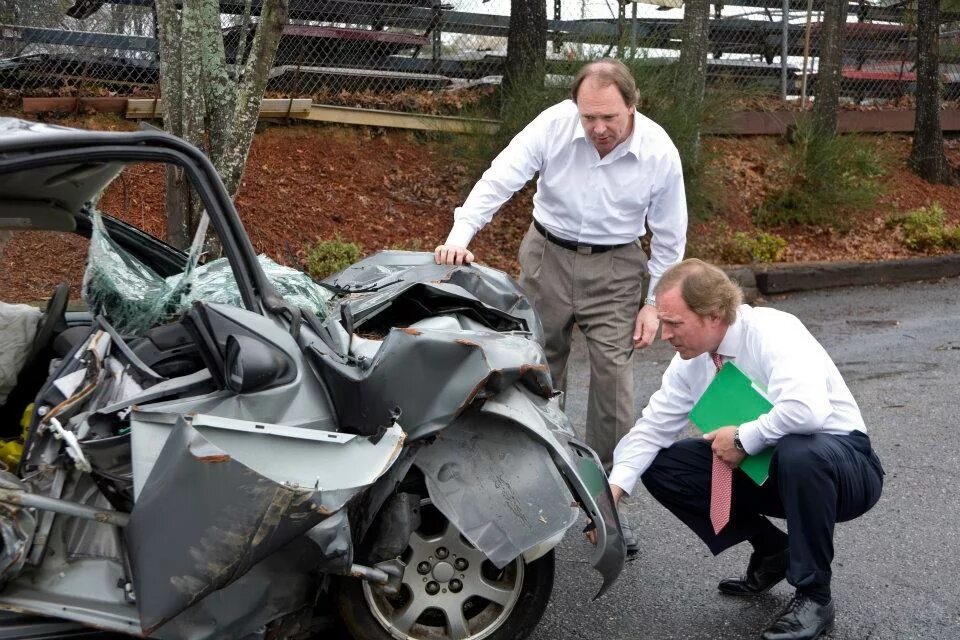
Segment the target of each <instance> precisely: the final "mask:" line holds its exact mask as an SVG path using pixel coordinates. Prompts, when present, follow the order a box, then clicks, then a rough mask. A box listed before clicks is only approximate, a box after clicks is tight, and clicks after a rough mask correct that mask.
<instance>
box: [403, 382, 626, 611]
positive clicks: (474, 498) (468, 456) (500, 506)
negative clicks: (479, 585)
mask: <svg viewBox="0 0 960 640" xmlns="http://www.w3.org/2000/svg"><path fill="white" fill-rule="evenodd" d="M414 464H416V465H417V466H418V467H419V468H420V470H421V471H422V472H423V475H424V479H425V481H426V485H427V491H428V492H429V494H430V499H431V500H432V501H433V503H434V505H435V506H436V507H437V508H438V509H439V510H440V512H441V513H443V515H444V516H446V517H447V518H448V519H449V520H450V521H451V522H452V523H453V524H454V525H455V526H456V527H457V528H458V529H459V530H460V532H461V533H462V534H463V535H464V537H466V538H467V540H469V541H470V542H471V543H472V544H473V545H474V546H476V547H477V548H478V549H480V550H481V551H483V553H484V554H485V555H486V556H487V557H488V558H489V559H490V560H491V561H492V562H493V563H494V564H496V565H497V566H499V567H502V566H504V565H506V564H507V563H508V562H510V561H511V560H513V559H514V558H516V557H517V556H519V555H520V554H523V553H526V552H528V551H530V550H532V549H535V548H536V547H537V546H538V545H542V544H543V543H545V542H549V541H551V540H553V541H554V542H556V541H559V537H560V536H562V534H563V532H565V531H566V530H567V529H568V528H569V527H570V526H571V525H572V524H573V523H574V522H575V521H576V519H577V510H576V508H573V507H572V506H571V505H573V504H576V503H577V502H578V503H579V504H580V505H581V506H582V507H583V509H584V510H585V511H586V512H587V514H588V515H589V516H590V517H591V518H592V519H593V521H594V522H595V523H597V538H598V540H597V545H596V550H595V551H594V554H593V557H592V559H591V562H592V564H593V566H594V568H595V569H596V570H597V571H598V572H599V573H600V574H601V575H602V577H603V584H602V585H601V587H600V590H599V592H598V593H597V594H596V596H595V598H599V597H600V596H601V595H603V593H604V592H606V590H607V589H608V588H610V586H611V585H612V584H613V583H614V582H615V581H616V579H617V577H618V576H619V575H620V572H621V571H622V569H623V565H624V561H625V557H626V544H625V542H624V539H623V533H622V531H621V529H620V521H619V519H618V517H617V510H616V507H615V505H614V502H613V495H612V493H611V491H610V486H609V484H608V483H607V480H606V475H605V474H604V473H603V467H602V466H601V464H600V460H599V459H598V458H597V456H596V454H595V453H594V452H593V451H592V450H591V449H590V448H589V447H587V446H586V444H584V443H582V442H580V441H579V440H578V439H577V438H576V437H575V435H574V433H573V431H572V429H570V426H569V421H568V420H567V418H566V416H565V415H564V414H563V413H562V412H561V411H559V408H558V407H557V403H556V402H555V401H547V400H545V399H543V398H540V397H539V396H537V395H535V394H533V393H530V392H529V391H527V390H526V389H521V388H519V387H517V386H514V387H511V388H508V389H506V390H504V391H503V392H502V393H500V394H497V395H496V396H495V397H493V398H490V399H488V400H487V401H486V402H485V403H484V405H483V408H482V409H481V410H479V411H477V410H471V411H469V412H467V413H464V414H463V415H461V416H460V418H458V419H457V420H456V421H455V422H454V423H453V424H452V425H451V426H450V427H448V428H447V429H444V430H443V431H441V432H439V433H438V434H437V437H436V440H435V442H433V443H432V444H430V445H428V446H425V447H424V448H423V450H422V451H421V452H420V454H419V455H418V456H417V458H416V461H415V462H414Z"/></svg>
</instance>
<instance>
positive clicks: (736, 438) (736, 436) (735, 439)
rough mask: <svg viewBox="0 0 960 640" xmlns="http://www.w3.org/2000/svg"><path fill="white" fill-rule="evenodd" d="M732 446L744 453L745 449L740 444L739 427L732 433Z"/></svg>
mask: <svg viewBox="0 0 960 640" xmlns="http://www.w3.org/2000/svg"><path fill="white" fill-rule="evenodd" d="M733 446H735V447H736V448H737V451H743V452H744V453H746V449H744V448H743V443H742V442H740V427H737V429H736V431H734V432H733Z"/></svg>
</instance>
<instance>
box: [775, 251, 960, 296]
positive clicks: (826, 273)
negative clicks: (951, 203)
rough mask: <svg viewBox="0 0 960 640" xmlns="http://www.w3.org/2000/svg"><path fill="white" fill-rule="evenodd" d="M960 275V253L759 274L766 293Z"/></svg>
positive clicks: (817, 265) (816, 264)
mask: <svg viewBox="0 0 960 640" xmlns="http://www.w3.org/2000/svg"><path fill="white" fill-rule="evenodd" d="M956 276H960V254H958V253H953V254H949V255H946V256H937V257H930V258H912V259H907V260H879V261H877V262H868V263H861V262H814V263H808V264H804V265H792V266H788V265H784V266H783V267H779V268H778V267H769V268H767V269H764V270H758V271H757V273H756V282H757V289H759V290H760V292H761V293H763V294H765V295H766V294H774V293H787V292H790V291H808V290H813V289H823V288H826V287H855V286H865V285H874V284H891V283H896V282H913V281H917V280H938V279H940V278H953V277H956Z"/></svg>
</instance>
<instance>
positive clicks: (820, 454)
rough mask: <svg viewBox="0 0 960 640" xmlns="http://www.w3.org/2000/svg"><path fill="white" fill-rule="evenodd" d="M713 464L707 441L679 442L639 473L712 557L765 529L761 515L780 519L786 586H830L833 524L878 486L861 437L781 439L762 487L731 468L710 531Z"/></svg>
mask: <svg viewBox="0 0 960 640" xmlns="http://www.w3.org/2000/svg"><path fill="white" fill-rule="evenodd" d="M712 464H713V452H712V451H711V450H710V443H709V442H707V441H706V440H703V439H702V438H692V439H689V440H680V441H678V442H675V443H674V444H673V445H671V446H670V447H668V448H666V449H662V450H661V451H660V453H658V454H657V457H656V458H655V459H654V461H653V464H651V465H650V468H649V469H647V471H646V472H645V473H644V474H643V476H642V479H643V484H644V485H645V486H646V487H647V490H648V491H650V493H651V494H652V495H653V497H654V498H656V499H657V501H659V502H660V504H662V505H663V506H665V507H666V508H667V509H669V510H670V511H671V512H672V513H673V514H674V515H675V516H677V517H678V518H680V520H682V521H683V522H684V523H685V524H686V525H687V526H688V527H690V529H691V530H693V532H694V533H696V534H697V535H698V536H700V538H701V539H702V540H703V541H704V542H705V543H706V544H707V546H708V547H709V548H710V551H712V552H713V554H714V555H716V554H718V553H720V552H721V551H723V550H724V549H727V548H729V547H732V546H733V545H735V544H739V543H740V542H743V541H744V540H747V539H750V538H752V537H753V536H754V535H758V534H762V533H763V532H764V531H769V527H770V526H771V523H770V522H769V521H768V520H766V518H765V517H764V516H773V517H776V518H785V519H786V521H787V530H788V534H789V548H790V554H789V555H790V566H789V568H788V570H787V581H788V582H789V583H790V584H792V585H793V586H794V587H797V588H810V587H817V586H829V584H830V575H831V572H830V563H831V562H832V561H833V529H834V525H835V524H836V523H837V522H844V521H846V520H852V519H854V518H856V517H859V516H860V515H862V514H864V513H866V512H867V511H868V510H869V509H870V508H871V507H872V506H873V505H874V504H876V502H877V500H878V499H879V498H880V492H881V490H882V487H883V468H882V467H881V466H880V460H879V458H877V456H876V454H875V453H874V452H873V450H872V448H871V447H870V438H869V437H867V436H866V434H864V433H862V432H860V431H854V432H852V433H850V434H849V435H845V436H835V435H828V434H822V433H818V434H812V435H788V436H784V437H783V438H782V439H781V440H780V441H779V442H778V443H777V445H776V448H775V449H774V452H773V460H772V462H771V465H770V477H769V478H768V479H767V481H766V482H764V483H763V485H762V486H757V485H756V484H754V482H753V481H752V480H750V478H748V477H747V475H746V474H744V473H743V472H742V471H740V470H739V469H738V470H736V471H734V474H733V499H732V503H731V508H730V522H729V523H728V524H727V526H726V527H724V528H723V529H722V530H721V531H720V533H719V534H714V532H713V526H712V525H711V524H710V470H711V466H712Z"/></svg>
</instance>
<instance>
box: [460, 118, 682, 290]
mask: <svg viewBox="0 0 960 640" xmlns="http://www.w3.org/2000/svg"><path fill="white" fill-rule="evenodd" d="M538 171H539V172H540V177H539V179H538V180H537V192H536V194H535V195H534V197H533V217H534V218H535V219H536V220H537V221H539V222H540V224H542V225H543V226H544V227H546V229H547V230H548V231H550V232H552V233H554V234H556V235H557V236H559V237H561V238H565V239H567V240H573V241H576V242H582V243H587V244H603V245H610V244H627V243H629V242H633V241H634V240H636V239H637V238H639V237H640V236H642V235H643V234H644V233H645V228H644V225H649V227H650V231H651V232H652V238H651V254H652V255H651V259H650V263H649V266H648V268H649V270H650V275H651V283H650V291H653V287H654V286H655V285H656V281H657V280H658V279H659V277H660V275H661V274H663V272H664V271H665V270H666V269H667V268H668V267H670V266H672V265H673V264H675V263H677V262H679V261H680V260H681V259H682V258H683V252H684V247H685V246H686V237H687V203H686V197H685V195H684V190H683V172H682V170H681V167H680V154H679V153H678V152H677V149H676V147H675V146H674V145H673V142H671V141H670V138H669V136H667V134H666V132H665V131H664V130H663V129H662V128H661V127H660V126H659V125H658V124H656V123H655V122H653V121H652V120H650V119H649V118H647V117H645V116H643V115H641V114H640V113H635V114H634V117H633V132H632V133H631V135H630V136H629V137H628V138H627V139H626V140H624V141H623V142H621V143H620V144H619V145H617V147H615V148H614V149H613V150H612V151H611V152H610V153H608V154H607V155H606V156H604V157H603V158H601V157H600V154H599V153H598V152H597V149H596V147H594V146H593V143H592V142H590V140H589V139H588V138H587V136H586V133H585V132H584V130H583V126H582V125H581V124H580V116H579V112H578V111H577V105H576V104H575V103H574V102H573V101H572V100H565V101H564V102H561V103H560V104H557V105H554V106H552V107H550V108H549V109H547V110H546V111H544V112H543V113H541V114H540V115H539V116H537V117H536V119H534V120H533V122H531V123H530V124H529V125H527V126H526V128H524V130H523V131H521V132H520V133H519V134H517V136H516V137H515V138H514V139H513V140H512V141H511V142H510V144H509V145H508V146H507V148H506V149H504V150H503V151H502V152H501V153H500V154H499V155H498V156H497V157H496V159H494V161H493V163H492V164H491V165H490V168H489V169H487V171H486V172H485V173H484V174H483V177H482V178H481V179H480V180H479V181H478V182H477V184H476V185H475V186H474V187H473V190H472V191H471V192H470V195H469V196H468V197H467V200H466V202H464V203H463V206H461V207H458V208H457V209H456V210H455V211H454V216H453V217H454V224H453V228H452V229H451V231H450V234H449V235H448V237H447V244H454V245H458V246H464V247H465V246H467V245H468V244H469V243H470V240H471V239H473V236H474V235H475V234H476V233H477V232H478V231H479V230H480V229H482V228H483V227H484V225H486V224H487V223H488V222H490V220H491V219H492V218H493V214H494V213H496V211H497V210H498V209H499V208H500V207H501V206H502V205H503V203H505V202H506V201H507V200H509V199H510V197H511V196H512V195H513V194H514V193H515V192H516V191H518V190H519V189H521V188H522V187H523V185H524V184H526V183H527V181H528V180H530V179H531V178H532V177H533V176H534V174H536V173H537V172H538Z"/></svg>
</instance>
